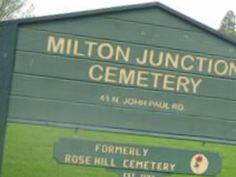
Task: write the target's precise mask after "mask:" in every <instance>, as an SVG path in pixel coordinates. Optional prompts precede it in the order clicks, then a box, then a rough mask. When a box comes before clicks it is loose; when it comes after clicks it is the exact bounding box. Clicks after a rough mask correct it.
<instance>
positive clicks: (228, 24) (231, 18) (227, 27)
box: [220, 10, 236, 35]
mask: <svg viewBox="0 0 236 177" xmlns="http://www.w3.org/2000/svg"><path fill="white" fill-rule="evenodd" d="M235 27H236V16H235V14H234V12H233V11H232V10H229V11H228V12H227V13H226V15H225V17H224V18H223V20H222V21H221V25H220V31H221V32H223V33H225V34H229V35H235Z"/></svg>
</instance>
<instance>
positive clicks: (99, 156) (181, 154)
mask: <svg viewBox="0 0 236 177" xmlns="http://www.w3.org/2000/svg"><path fill="white" fill-rule="evenodd" d="M54 157H55V159H56V160H57V161H58V162H60V163H65V164H71V165H85V166H96V167H105V168H114V169H117V168H118V169H122V170H142V171H144V172H145V171H146V172H162V173H185V174H197V175H203V174H204V175H216V174H217V173H219V171H220V169H221V159H220V157H219V155H218V154H216V153H209V152H196V151H188V150H180V149H169V148H158V147H147V146H138V145H131V144H121V143H114V142H94V141H87V140H73V139H62V140H60V141H59V142H57V143H56V144H55V149H54Z"/></svg>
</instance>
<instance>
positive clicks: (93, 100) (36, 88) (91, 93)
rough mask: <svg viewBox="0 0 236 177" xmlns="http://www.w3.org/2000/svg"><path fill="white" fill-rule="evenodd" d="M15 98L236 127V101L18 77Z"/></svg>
mask: <svg viewBox="0 0 236 177" xmlns="http://www.w3.org/2000/svg"><path fill="white" fill-rule="evenodd" d="M11 94H12V95H13V96H14V95H16V96H23V97H30V98H42V99H50V100H58V101H66V102H72V103H86V104H98V105H106V106H109V107H110V106H112V107H121V108H129V109H140V110H144V111H153V112H168V113H172V114H173V117H174V116H175V115H188V116H189V118H190V119H194V117H193V116H201V117H202V119H204V118H205V119H212V120H213V119H215V120H232V121H233V120H234V121H235V123H236V118H235V115H236V109H235V105H236V102H235V101H226V100H220V99H212V98H204V97H196V96H193V97H190V96H187V95H178V94H171V93H163V92H158V91H148V90H141V89H134V88H125V87H116V86H109V87H107V85H102V84H99V85H98V84H96V83H87V82H81V81H72V80H66V79H56V78H50V77H42V76H33V75H24V74H15V75H14V80H13V89H12V92H11ZM189 103H191V104H189ZM175 106H179V107H175ZM199 110H201V111H199ZM176 121H177V120H176Z"/></svg>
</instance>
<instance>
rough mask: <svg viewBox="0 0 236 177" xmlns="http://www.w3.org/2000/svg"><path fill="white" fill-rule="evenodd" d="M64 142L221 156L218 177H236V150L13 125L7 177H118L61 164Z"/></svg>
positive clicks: (5, 169) (9, 132)
mask: <svg viewBox="0 0 236 177" xmlns="http://www.w3.org/2000/svg"><path fill="white" fill-rule="evenodd" d="M60 138H83V139H90V140H103V141H115V142H122V143H136V144H142V145H152V146H162V147H172V148H184V149H191V150H203V151H211V152H218V153H219V154H220V156H221V157H222V158H223V169H222V172H221V174H219V175H218V176H217V177H236V146H230V145H222V144H213V143H207V144H202V143H201V142H192V141H183V140H171V139H163V138H155V137H145V136H133V135H124V134H116V133H104V132H95V131H85V130H77V129H64V128H56V127H46V126H33V125H25V124H13V123H11V124H8V127H7V138H6V145H5V154H4V155H5V157H4V165H3V177H118V175H116V174H115V173H113V172H112V171H110V170H106V169H103V168H91V167H79V166H70V165H61V164H57V163H56V161H55V160H54V159H53V157H52V156H53V145H54V142H56V141H57V140H58V139H60ZM171 176H172V177H190V175H171Z"/></svg>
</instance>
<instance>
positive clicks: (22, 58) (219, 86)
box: [15, 52, 236, 100]
mask: <svg viewBox="0 0 236 177" xmlns="http://www.w3.org/2000/svg"><path fill="white" fill-rule="evenodd" d="M16 58H17V60H16V64H15V72H17V73H26V74H33V75H42V76H51V77H59V78H64V79H72V80H82V81H88V82H95V81H93V80H91V79H90V78H89V76H88V71H89V68H90V67H91V66H93V65H96V64H99V65H102V66H103V67H105V66H114V67H117V68H122V67H124V68H128V69H129V68H130V69H133V70H135V71H138V70H143V71H148V72H158V70H153V69H146V68H145V69H144V68H141V67H133V66H132V67H131V66H130V67H126V66H124V65H123V66H122V65H119V64H108V63H106V62H101V61H90V60H74V59H70V58H66V57H61V56H52V55H42V54H36V53H29V52H17V56H16ZM165 73H169V74H171V73H172V74H176V75H181V76H189V77H193V78H199V76H195V75H192V74H180V73H175V72H170V71H165ZM202 79H203V81H202V82H203V84H202V85H201V87H200V89H199V92H198V93H196V94H195V95H200V96H206V97H214V98H223V99H227V100H235V99H236V94H235V89H236V82H235V81H234V80H226V79H217V78H212V77H202ZM98 83H107V82H105V81H104V80H101V82H98ZM147 83H149V84H150V85H152V80H148V81H147ZM110 85H111V84H110ZM114 85H123V86H127V87H136V88H137V86H135V85H132V84H130V83H128V84H127V85H124V84H119V83H114ZM144 89H149V90H150V89H151V90H162V91H163V89H162V88H160V87H159V88H152V87H146V88H144ZM179 93H184V92H183V90H180V92H179ZM184 94H187V93H184Z"/></svg>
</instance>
